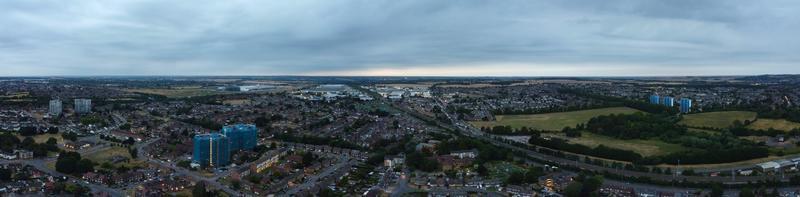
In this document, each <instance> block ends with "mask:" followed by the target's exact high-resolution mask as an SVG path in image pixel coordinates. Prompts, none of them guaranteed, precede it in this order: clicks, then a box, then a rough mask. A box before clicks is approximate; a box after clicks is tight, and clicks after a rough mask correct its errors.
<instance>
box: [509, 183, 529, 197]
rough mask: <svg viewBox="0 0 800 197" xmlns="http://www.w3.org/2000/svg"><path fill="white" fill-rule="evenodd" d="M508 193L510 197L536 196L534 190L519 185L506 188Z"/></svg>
mask: <svg viewBox="0 0 800 197" xmlns="http://www.w3.org/2000/svg"><path fill="white" fill-rule="evenodd" d="M506 193H508V195H509V196H519V197H532V196H534V192H533V189H531V188H526V187H524V186H519V185H509V186H508V187H506Z"/></svg>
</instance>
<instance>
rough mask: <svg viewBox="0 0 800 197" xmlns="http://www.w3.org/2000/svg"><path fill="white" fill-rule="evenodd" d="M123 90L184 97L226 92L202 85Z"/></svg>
mask: <svg viewBox="0 0 800 197" xmlns="http://www.w3.org/2000/svg"><path fill="white" fill-rule="evenodd" d="M123 91H127V92H133V93H142V94H155V95H162V96H166V97H169V98H183V97H195V96H208V95H216V94H224V92H219V91H216V90H214V89H212V88H204V87H200V86H185V87H172V88H136V89H123Z"/></svg>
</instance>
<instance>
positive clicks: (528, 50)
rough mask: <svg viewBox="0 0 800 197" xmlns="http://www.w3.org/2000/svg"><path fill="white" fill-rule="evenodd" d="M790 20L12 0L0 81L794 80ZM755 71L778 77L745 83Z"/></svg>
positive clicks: (776, 4)
mask: <svg viewBox="0 0 800 197" xmlns="http://www.w3.org/2000/svg"><path fill="white" fill-rule="evenodd" d="M798 6H800V3H797V2H794V1H763V2H755V1H744V0H731V1H690V0H680V1H656V0H645V1H642V0H612V1H588V0H587V1H522V0H511V1H479V0H473V1H427V0H409V1H390V0H369V1H367V0H361V1H358V0H353V1H313V0H298V1H247V0H238V1H203V0H198V1H175V2H164V1H80V2H65V1H15V0H9V1H2V2H0V26H2V27H4V28H3V30H0V67H3V68H6V69H5V70H8V73H4V74H5V75H62V74H67V75H75V74H263V75H270V74H308V73H318V72H324V71H350V70H353V71H358V70H364V69H382V68H404V67H437V66H446V67H458V66H459V65H475V64H487V65H490V64H505V63H513V64H517V65H519V64H532V65H533V64H574V65H578V66H582V65H585V66H587V67H588V66H591V65H603V66H604V67H609V68H608V70H609V72H608V73H600V74H605V75H615V74H617V73H614V72H615V70H618V68H613V67H614V65H616V64H619V65H626V66H630V65H635V66H637V67H639V68H642V70H646V68H648V67H663V66H670V67H675V69H676V70H675V71H674V72H676V73H674V74H681V73H680V70H681V68H684V67H709V68H716V67H719V66H729V67H739V68H742V69H737V70H742V72H745V71H746V72H750V73H753V74H760V73H770V72H772V73H777V72H790V73H798V72H800V69H798V68H794V67H789V66H790V65H793V64H794V63H795V62H797V60H800V57H798V55H797V54H796V53H797V52H798V51H800V43H799V42H798V41H797V39H794V37H795V35H797V34H800V24H799V23H798V21H800V14H798V13H796V12H794V11H792V10H797V9H795V8H800V7H798ZM762 64H763V65H769V66H770V67H769V68H780V67H781V66H785V67H786V69H779V70H777V69H771V70H760V69H758V68H760V67H755V68H752V69H747V68H751V67H752V66H754V65H762ZM776 65H777V66H776ZM594 67H597V66H594ZM461 68H462V69H469V68H468V67H461ZM761 68H767V67H761ZM600 70H602V68H600ZM519 74H520V73H509V75H519ZM643 74H648V73H643ZM683 74H715V73H683ZM742 74H748V73H742ZM0 75H1V74H0ZM575 75H582V74H581V73H575Z"/></svg>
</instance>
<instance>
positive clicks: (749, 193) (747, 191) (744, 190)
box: [739, 187, 756, 197]
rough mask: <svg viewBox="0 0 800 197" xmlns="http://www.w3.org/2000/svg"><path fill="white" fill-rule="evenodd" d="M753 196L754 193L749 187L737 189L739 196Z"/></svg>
mask: <svg viewBox="0 0 800 197" xmlns="http://www.w3.org/2000/svg"><path fill="white" fill-rule="evenodd" d="M755 196H756V195H755V194H754V193H753V189H750V188H749V187H745V188H742V190H741V191H739V197H755Z"/></svg>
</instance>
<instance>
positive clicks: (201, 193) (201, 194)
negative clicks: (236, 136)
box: [192, 181, 211, 197]
mask: <svg viewBox="0 0 800 197" xmlns="http://www.w3.org/2000/svg"><path fill="white" fill-rule="evenodd" d="M192 196H193V197H210V196H211V195H209V192H208V191H206V182H205V181H200V182H197V184H195V185H194V188H192Z"/></svg>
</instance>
